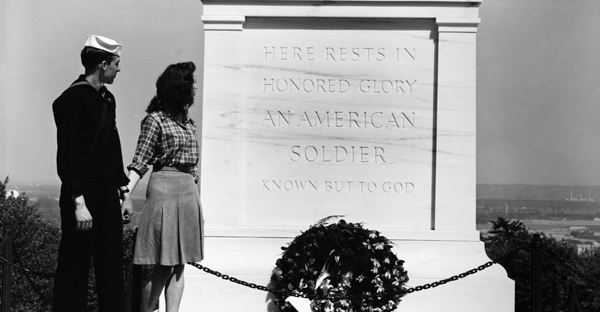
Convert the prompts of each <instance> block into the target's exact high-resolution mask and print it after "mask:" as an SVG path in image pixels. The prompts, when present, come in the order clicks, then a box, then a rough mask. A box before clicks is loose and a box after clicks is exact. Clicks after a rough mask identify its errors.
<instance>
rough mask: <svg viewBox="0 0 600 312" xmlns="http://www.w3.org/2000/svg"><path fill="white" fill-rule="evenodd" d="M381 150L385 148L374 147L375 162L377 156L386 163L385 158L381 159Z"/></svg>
mask: <svg viewBox="0 0 600 312" xmlns="http://www.w3.org/2000/svg"><path fill="white" fill-rule="evenodd" d="M379 151H381V154H379V153H378V152H379ZM383 152H385V150H384V149H383V147H377V146H376V147H375V162H377V157H379V158H380V159H381V161H383V162H384V163H387V161H385V159H383Z"/></svg>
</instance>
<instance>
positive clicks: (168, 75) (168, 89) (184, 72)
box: [146, 62, 196, 117]
mask: <svg viewBox="0 0 600 312" xmlns="http://www.w3.org/2000/svg"><path fill="white" fill-rule="evenodd" d="M195 71H196V65H195V64H194V63H193V62H183V63H177V64H171V65H169V66H168V67H167V69H165V71H164V72H163V73H162V74H161V75H160V76H159V77H158V80H156V95H154V97H153V98H152V100H150V104H149V105H148V108H146V112H147V113H148V114H150V113H153V112H157V111H162V112H165V113H167V115H169V116H171V117H176V116H177V115H178V114H182V115H183V116H187V109H186V106H187V107H189V106H192V104H194V96H195V95H196V87H195V86H194V83H195V82H196V81H195V79H194V72H195Z"/></svg>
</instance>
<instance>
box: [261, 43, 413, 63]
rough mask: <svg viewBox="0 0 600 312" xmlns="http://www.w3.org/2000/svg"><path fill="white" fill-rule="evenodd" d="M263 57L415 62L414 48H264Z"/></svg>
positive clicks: (271, 59) (291, 59)
mask: <svg viewBox="0 0 600 312" xmlns="http://www.w3.org/2000/svg"><path fill="white" fill-rule="evenodd" d="M263 49H264V50H263V56H264V59H265V60H269V61H314V60H317V59H324V60H326V61H338V62H346V61H351V62H358V61H375V62H382V61H385V60H387V59H389V60H393V61H397V62H402V61H404V62H407V61H416V60H417V49H416V48H396V49H395V51H394V50H391V49H386V48H381V47H377V48H376V47H324V48H322V49H318V50H317V49H316V48H315V47H273V46H271V47H264V48H263Z"/></svg>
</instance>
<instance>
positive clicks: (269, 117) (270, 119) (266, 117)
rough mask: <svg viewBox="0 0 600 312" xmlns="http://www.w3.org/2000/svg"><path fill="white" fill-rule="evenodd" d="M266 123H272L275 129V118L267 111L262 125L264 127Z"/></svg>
mask: <svg viewBox="0 0 600 312" xmlns="http://www.w3.org/2000/svg"><path fill="white" fill-rule="evenodd" d="M265 121H270V122H271V126H273V127H275V122H274V121H273V117H271V112H269V111H267V114H266V115H265V118H263V122H262V123H261V124H260V125H261V126H264V125H265Z"/></svg>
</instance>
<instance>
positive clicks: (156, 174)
mask: <svg viewBox="0 0 600 312" xmlns="http://www.w3.org/2000/svg"><path fill="white" fill-rule="evenodd" d="M195 70H196V66H195V65H194V63H192V62H185V63H178V64H173V65H169V66H168V67H167V69H166V70H165V72H164V73H162V74H161V75H160V77H158V80H157V81H156V95H155V96H154V98H153V99H152V100H151V101H150V105H148V108H147V109H146V112H147V113H148V115H147V116H146V117H145V118H144V120H143V121H142V130H141V133H140V137H139V139H138V143H137V147H136V150H135V155H134V157H133V162H132V163H131V165H129V166H127V168H128V169H129V176H128V177H129V179H130V182H129V184H128V189H129V190H131V191H133V190H134V189H135V187H136V185H137V184H138V182H139V180H140V179H141V178H142V177H143V176H144V174H145V173H146V172H147V171H148V170H149V168H148V166H149V165H153V170H152V174H151V176H150V179H149V181H148V189H147V193H146V203H145V205H144V211H143V213H142V217H141V220H140V223H139V228H138V233H137V240H136V243H135V251H134V257H133V258H134V259H133V263H135V264H144V265H154V272H153V273H152V277H151V279H150V282H148V284H147V285H146V286H145V287H144V290H143V293H142V311H144V312H145V311H153V310H154V307H155V306H156V303H157V301H158V298H159V296H160V293H161V292H162V290H163V288H164V289H165V300H166V310H167V311H168V312H174V311H178V309H179V304H180V302H181V296H182V294H183V286H184V281H183V269H184V266H185V263H186V262H198V261H200V260H202V258H203V245H204V244H203V243H204V242H203V238H204V235H203V226H204V224H203V219H202V208H201V206H200V197H199V193H198V188H197V187H196V184H197V183H198V179H199V178H198V167H197V163H198V158H199V151H198V150H199V149H198V141H197V139H196V125H195V123H194V121H193V120H192V119H190V118H189V116H188V109H189V107H190V106H191V105H192V104H193V103H194V95H195V90H196V88H195V85H194V84H195V79H194V71H195ZM126 192H127V191H126ZM124 196H125V197H124V201H123V210H125V211H132V202H131V192H127V193H125V194H124Z"/></svg>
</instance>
